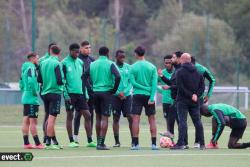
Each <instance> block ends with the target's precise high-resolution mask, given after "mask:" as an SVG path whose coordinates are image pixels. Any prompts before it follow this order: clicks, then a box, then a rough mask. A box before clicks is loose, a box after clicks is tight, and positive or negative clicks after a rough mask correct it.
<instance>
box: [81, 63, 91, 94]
mask: <svg viewBox="0 0 250 167" xmlns="http://www.w3.org/2000/svg"><path fill="white" fill-rule="evenodd" d="M90 83H91V78H90V68H88V69H86V70H85V68H83V75H82V87H83V88H82V90H84V89H85V92H86V91H87V93H86V98H87V99H89V94H92V93H93V90H92V86H91V84H90ZM86 87H87V89H86Z"/></svg>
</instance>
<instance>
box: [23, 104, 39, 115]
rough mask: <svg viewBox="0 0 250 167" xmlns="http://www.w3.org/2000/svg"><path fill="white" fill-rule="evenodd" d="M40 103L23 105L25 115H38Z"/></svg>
mask: <svg viewBox="0 0 250 167" xmlns="http://www.w3.org/2000/svg"><path fill="white" fill-rule="evenodd" d="M38 109H39V105H33V104H24V105H23V116H28V117H29V118H37V117H38Z"/></svg>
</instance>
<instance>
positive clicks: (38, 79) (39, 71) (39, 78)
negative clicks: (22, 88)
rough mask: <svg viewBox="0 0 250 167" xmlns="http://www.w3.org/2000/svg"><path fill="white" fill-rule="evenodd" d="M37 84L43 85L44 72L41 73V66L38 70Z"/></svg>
mask: <svg viewBox="0 0 250 167" xmlns="http://www.w3.org/2000/svg"><path fill="white" fill-rule="evenodd" d="M37 73H38V74H37V82H38V83H41V84H43V78H42V72H41V67H40V66H39V68H38V70H37Z"/></svg>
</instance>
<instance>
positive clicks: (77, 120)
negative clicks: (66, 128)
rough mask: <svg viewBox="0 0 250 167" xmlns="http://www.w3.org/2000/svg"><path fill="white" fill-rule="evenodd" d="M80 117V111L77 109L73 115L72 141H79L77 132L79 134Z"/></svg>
mask: <svg viewBox="0 0 250 167" xmlns="http://www.w3.org/2000/svg"><path fill="white" fill-rule="evenodd" d="M81 117H82V113H81V112H79V111H77V112H75V116H74V141H75V143H79V142H78V134H79V129H80V125H81Z"/></svg>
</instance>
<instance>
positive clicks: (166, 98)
mask: <svg viewBox="0 0 250 167" xmlns="http://www.w3.org/2000/svg"><path fill="white" fill-rule="evenodd" d="M173 73H174V70H172V71H171V72H168V70H167V69H164V70H162V74H163V76H165V77H166V78H167V79H169V80H170V79H171V77H172V74H173ZM158 82H159V83H160V85H165V82H163V81H162V79H161V77H159V76H158ZM157 90H158V92H159V93H161V94H162V103H166V104H173V102H174V100H173V99H172V97H171V90H170V89H168V90H164V89H162V87H161V86H158V87H157Z"/></svg>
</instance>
